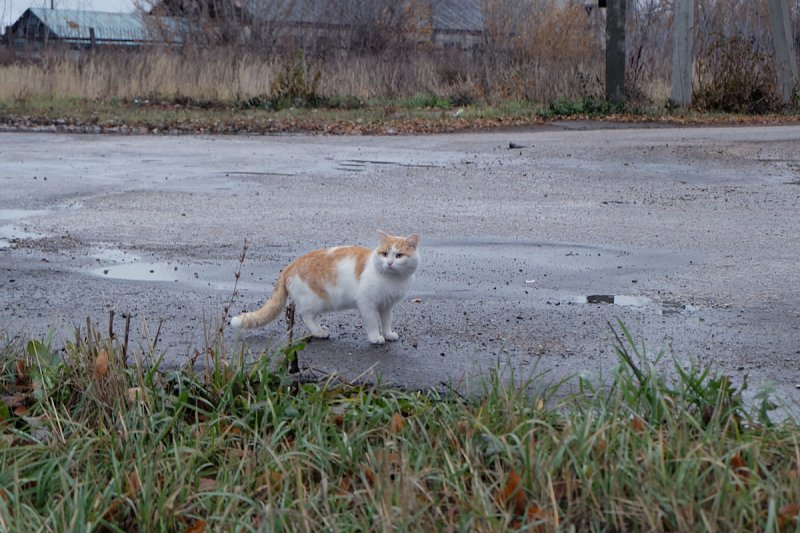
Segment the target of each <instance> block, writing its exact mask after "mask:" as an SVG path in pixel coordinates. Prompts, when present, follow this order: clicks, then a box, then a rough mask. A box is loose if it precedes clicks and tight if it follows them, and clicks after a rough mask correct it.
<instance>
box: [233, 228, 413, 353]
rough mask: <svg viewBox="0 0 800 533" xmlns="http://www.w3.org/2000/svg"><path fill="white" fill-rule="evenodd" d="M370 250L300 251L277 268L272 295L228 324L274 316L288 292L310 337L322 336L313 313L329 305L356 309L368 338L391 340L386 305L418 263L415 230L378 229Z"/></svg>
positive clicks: (245, 324)
mask: <svg viewBox="0 0 800 533" xmlns="http://www.w3.org/2000/svg"><path fill="white" fill-rule="evenodd" d="M378 235H379V237H380V243H379V244H378V247H377V248H375V249H374V250H370V249H368V248H364V247H362V246H337V247H334V248H327V249H322V250H316V251H313V252H310V253H307V254H306V255H303V256H301V257H299V258H297V259H295V260H294V261H292V262H291V263H289V265H288V266H287V267H286V268H285V269H284V270H283V271H282V272H281V274H280V276H278V280H277V281H276V282H275V288H274V289H273V291H272V296H271V297H270V299H269V300H268V301H267V303H265V304H264V305H263V306H262V307H261V308H260V309H259V310H257V311H253V312H251V313H242V314H240V315H239V316H237V317H234V318H233V319H231V325H232V326H233V327H234V328H237V329H238V328H244V329H250V328H257V327H260V326H263V325H264V324H267V323H268V322H271V321H272V320H275V318H276V317H277V316H278V314H280V312H281V311H282V310H283V308H284V306H285V305H286V300H287V298H291V300H292V302H293V303H294V305H295V312H296V313H297V314H299V315H300V318H301V319H302V320H303V323H305V325H306V327H307V328H308V330H309V332H310V333H311V336H312V337H315V338H320V339H326V338H328V337H329V336H330V332H329V331H328V328H326V327H325V326H321V325H320V324H319V321H318V320H319V316H320V315H321V314H323V313H327V312H329V311H340V310H344V309H358V311H359V313H361V319H362V321H363V322H364V329H366V331H367V337H368V338H369V341H370V342H371V343H372V344H383V343H385V342H386V341H394V340H397V337H398V335H397V333H396V332H394V331H393V330H392V309H393V308H394V305H395V304H396V303H397V302H398V301H400V299H401V298H403V296H405V294H406V291H407V290H408V287H409V284H410V283H411V280H412V278H413V275H414V272H415V271H416V270H417V268H418V267H419V264H420V256H419V251H418V250H417V248H418V247H419V235H418V234H416V233H413V234H411V235H409V236H408V237H398V236H394V235H388V234H386V233H384V232H382V231H379V232H378Z"/></svg>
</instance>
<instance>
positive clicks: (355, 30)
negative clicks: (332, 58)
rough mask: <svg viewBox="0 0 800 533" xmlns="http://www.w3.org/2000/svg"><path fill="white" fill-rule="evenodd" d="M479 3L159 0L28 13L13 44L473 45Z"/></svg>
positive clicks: (13, 30)
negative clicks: (135, 6) (124, 8)
mask: <svg viewBox="0 0 800 533" xmlns="http://www.w3.org/2000/svg"><path fill="white" fill-rule="evenodd" d="M483 27H484V15H483V12H482V9H481V7H480V0H351V1H348V2H332V1H329V0H161V1H160V2H159V3H158V4H156V5H155V6H154V8H153V9H152V10H151V12H150V13H149V14H145V13H140V12H137V13H106V12H100V11H84V10H74V9H46V8H37V7H32V8H30V9H28V10H26V11H25V12H24V13H23V14H22V15H21V16H20V18H19V19H18V20H17V21H16V22H14V24H13V26H11V27H10V28H6V35H5V36H4V37H5V40H6V43H7V45H9V46H12V45H13V46H14V47H20V46H27V47H43V46H47V45H48V44H55V43H61V44H63V45H67V46H70V47H73V48H74V47H89V46H139V45H145V44H157V43H172V44H183V43H186V42H189V41H192V42H195V43H198V44H211V43H225V42H227V43H240V44H245V43H253V44H265V43H267V44H270V43H271V44H270V45H271V46H278V47H281V46H286V45H290V46H299V47H301V48H308V49H314V50H317V51H319V50H325V49H335V48H338V49H348V48H349V49H354V48H358V49H363V50H376V49H380V48H381V47H382V46H386V45H388V44H390V43H391V44H393V45H397V44H398V43H399V42H402V43H404V44H405V45H408V46H417V45H428V46H433V47H435V48H439V49H451V48H455V49H462V50H471V49H475V48H478V47H480V45H481V43H482V41H483Z"/></svg>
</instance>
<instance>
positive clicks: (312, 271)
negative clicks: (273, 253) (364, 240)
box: [286, 246, 372, 300]
mask: <svg viewBox="0 0 800 533" xmlns="http://www.w3.org/2000/svg"><path fill="white" fill-rule="evenodd" d="M371 253H372V250H369V249H367V248H363V247H361V246H337V247H336V248H326V249H324V250H315V251H313V252H309V253H307V254H305V255H303V256H300V257H298V258H297V259H295V260H294V261H292V262H291V263H290V264H289V266H287V267H286V279H289V278H291V277H292V276H297V277H298V278H300V279H301V280H302V281H303V282H305V283H306V285H308V286H309V287H310V288H311V290H312V291H314V294H316V295H317V296H319V297H320V298H321V299H323V300H327V299H328V291H327V290H326V289H325V287H326V286H330V285H335V284H336V279H337V265H338V264H339V263H340V262H341V261H344V260H347V259H350V258H352V259H354V260H355V266H354V274H355V277H356V279H361V274H362V273H363V272H364V268H365V267H366V266H367V260H368V259H369V256H370V254H371Z"/></svg>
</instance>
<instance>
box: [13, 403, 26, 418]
mask: <svg viewBox="0 0 800 533" xmlns="http://www.w3.org/2000/svg"><path fill="white" fill-rule="evenodd" d="M14 414H15V415H17V416H25V415H27V414H28V408H27V407H25V406H24V405H18V406H16V407H15V408H14Z"/></svg>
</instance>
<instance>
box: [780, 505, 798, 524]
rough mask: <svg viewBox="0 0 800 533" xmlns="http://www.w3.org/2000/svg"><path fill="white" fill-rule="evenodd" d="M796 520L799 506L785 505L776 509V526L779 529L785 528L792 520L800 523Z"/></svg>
mask: <svg viewBox="0 0 800 533" xmlns="http://www.w3.org/2000/svg"><path fill="white" fill-rule="evenodd" d="M798 518H800V504H797V503H787V504H786V505H784V506H782V507H781V508H780V509H778V524H779V526H780V527H781V528H784V527H786V525H788V523H789V522H790V521H792V520H793V521H795V522H798V523H800V521H799V520H798Z"/></svg>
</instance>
